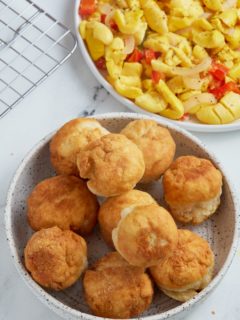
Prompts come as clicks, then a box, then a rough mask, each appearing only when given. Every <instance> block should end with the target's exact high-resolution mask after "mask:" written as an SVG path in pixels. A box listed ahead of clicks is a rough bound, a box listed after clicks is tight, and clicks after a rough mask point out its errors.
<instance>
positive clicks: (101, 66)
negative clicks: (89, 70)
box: [95, 57, 106, 70]
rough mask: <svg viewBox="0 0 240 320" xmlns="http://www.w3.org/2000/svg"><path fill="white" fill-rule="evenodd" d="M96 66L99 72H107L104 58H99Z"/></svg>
mask: <svg viewBox="0 0 240 320" xmlns="http://www.w3.org/2000/svg"><path fill="white" fill-rule="evenodd" d="M95 65H96V67H97V68H98V69H99V70H106V60H105V58H104V57H101V58H99V59H98V60H97V61H95Z"/></svg>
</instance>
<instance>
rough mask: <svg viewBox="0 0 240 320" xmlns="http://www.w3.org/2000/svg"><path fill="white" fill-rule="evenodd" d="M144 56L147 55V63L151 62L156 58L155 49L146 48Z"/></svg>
mask: <svg viewBox="0 0 240 320" xmlns="http://www.w3.org/2000/svg"><path fill="white" fill-rule="evenodd" d="M144 57H145V61H146V64H151V61H152V60H153V59H156V53H155V51H154V50H153V49H145V50H144Z"/></svg>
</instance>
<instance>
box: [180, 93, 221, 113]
mask: <svg viewBox="0 0 240 320" xmlns="http://www.w3.org/2000/svg"><path fill="white" fill-rule="evenodd" d="M201 103H207V104H215V103H217V100H216V98H215V97H214V95H213V94H212V93H208V92H205V93H201V94H197V95H194V96H192V97H191V98H189V99H188V100H186V101H184V102H183V107H184V111H185V112H188V111H189V110H191V109H192V108H193V107H195V106H197V105H199V104H201Z"/></svg>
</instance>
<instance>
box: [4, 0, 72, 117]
mask: <svg viewBox="0 0 240 320" xmlns="http://www.w3.org/2000/svg"><path fill="white" fill-rule="evenodd" d="M75 48H76V40H75V38H74V36H73V34H72V33H71V31H70V30H68V28H66V27H65V26H64V25H63V24H62V23H60V22H58V21H57V20H56V19H54V18H53V17H52V16H51V15H49V14H48V13H47V12H45V11H44V10H43V9H41V8H40V7H39V6H38V5H36V4H35V3H34V2H32V1H30V0H0V118H1V117H3V116H4V115H6V114H7V112H8V111H9V110H11V109H13V108H14V107H15V106H16V104H17V103H18V102H20V101H21V100H22V99H23V98H24V97H25V96H26V95H27V94H29V93H30V92H31V91H32V90H33V89H34V88H36V87H37V86H38V85H39V84H40V83H41V82H42V81H43V80H45V79H46V78H47V77H49V76H50V74H52V73H53V72H54V71H55V70H56V69H57V68H58V67H59V66H60V65H61V64H63V63H64V62H65V61H66V60H67V59H68V58H69V57H70V56H71V55H72V53H73V52H74V50H75Z"/></svg>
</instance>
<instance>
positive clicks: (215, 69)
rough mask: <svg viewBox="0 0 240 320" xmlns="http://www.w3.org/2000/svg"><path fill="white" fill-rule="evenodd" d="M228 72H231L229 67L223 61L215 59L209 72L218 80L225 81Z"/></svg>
mask: <svg viewBox="0 0 240 320" xmlns="http://www.w3.org/2000/svg"><path fill="white" fill-rule="evenodd" d="M228 72H229V69H228V68H227V67H226V66H225V65H223V64H221V63H217V62H215V61H213V62H212V68H211V69H210V70H209V73H210V74H211V75H212V76H213V77H214V78H215V79H216V80H220V81H223V80H224V79H225V77H226V75H227V74H228Z"/></svg>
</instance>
